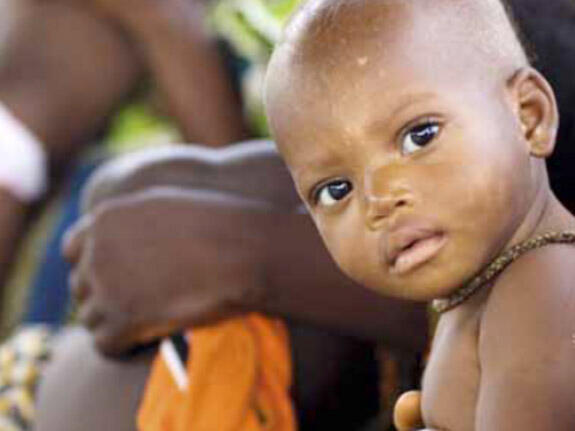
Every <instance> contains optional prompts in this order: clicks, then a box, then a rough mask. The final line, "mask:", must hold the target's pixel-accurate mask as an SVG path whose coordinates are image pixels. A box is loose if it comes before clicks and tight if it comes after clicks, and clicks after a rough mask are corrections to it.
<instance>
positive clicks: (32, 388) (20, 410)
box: [0, 325, 53, 431]
mask: <svg viewBox="0 0 575 431" xmlns="http://www.w3.org/2000/svg"><path fill="white" fill-rule="evenodd" d="M52 338H53V330H52V329H51V328H50V327H49V326H45V325H34V326H29V327H24V328H22V329H20V330H19V331H18V332H16V333H15V335H13V336H12V338H10V339H9V340H8V341H6V342H5V343H4V344H2V346H1V347H0V430H2V431H24V430H28V429H31V427H32V424H33V420H34V417H35V413H36V412H35V407H34V399H35V394H36V389H37V386H38V382H39V379H40V376H41V374H42V370H43V368H44V367H45V366H46V364H47V363H48V361H49V359H50V355H51V349H50V345H51V341H52Z"/></svg>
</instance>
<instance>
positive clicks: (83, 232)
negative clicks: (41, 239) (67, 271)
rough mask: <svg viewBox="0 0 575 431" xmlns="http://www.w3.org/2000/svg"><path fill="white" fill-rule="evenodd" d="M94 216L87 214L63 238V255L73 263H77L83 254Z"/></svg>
mask: <svg viewBox="0 0 575 431" xmlns="http://www.w3.org/2000/svg"><path fill="white" fill-rule="evenodd" d="M91 225H92V217H91V216H90V215H85V216H84V217H82V218H81V219H80V220H79V221H77V222H76V224H74V226H72V227H71V228H70V229H68V231H67V232H66V234H65V235H64V239H63V240H62V255H63V256H64V258H65V259H66V260H67V261H68V262H69V263H70V264H72V265H75V264H76V263H77V262H78V261H79V260H80V257H81V255H82V249H83V247H84V244H85V242H86V238H87V237H88V232H89V229H90V226H91Z"/></svg>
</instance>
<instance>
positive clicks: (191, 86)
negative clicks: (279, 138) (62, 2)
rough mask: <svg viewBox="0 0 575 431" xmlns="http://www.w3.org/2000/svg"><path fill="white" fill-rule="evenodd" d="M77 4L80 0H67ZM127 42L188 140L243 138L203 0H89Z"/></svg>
mask: <svg viewBox="0 0 575 431" xmlns="http://www.w3.org/2000/svg"><path fill="white" fill-rule="evenodd" d="M69 1H76V2H77V1H79V0H69ZM91 3H93V4H94V5H96V6H98V7H99V8H100V10H101V11H103V12H104V13H105V14H107V16H109V17H111V18H112V19H113V20H115V21H116V23H117V24H118V25H119V26H120V27H121V28H122V30H124V31H125V33H126V34H127V35H128V36H129V37H130V38H131V40H132V42H133V44H134V46H135V47H137V48H138V51H139V53H140V55H141V58H142V60H143V61H144V62H145V64H146V67H147V68H148V70H149V72H150V74H151V77H152V78H153V82H154V85H155V86H156V88H157V89H158V91H159V92H160V95H161V96H162V97H161V99H160V102H161V103H162V104H163V107H164V108H165V109H166V112H167V114H168V115H170V116H171V117H172V118H174V119H175V120H176V121H177V124H178V126H179V127H180V130H181V131H182V133H183V135H184V138H185V141H186V142H201V143H202V144H205V145H209V146H221V145H224V144H229V143H232V142H237V141H239V140H241V139H244V138H246V137H247V128H246V125H245V122H244V118H243V115H242V108H241V104H240V99H239V97H238V95H237V94H236V93H235V92H234V89H233V86H232V76H231V73H230V72H229V70H227V69H226V67H225V64H224V61H223V58H222V55H221V51H220V49H219V48H218V45H217V42H216V39H215V37H214V36H213V34H212V33H211V32H210V31H209V28H208V19H207V16H206V15H207V13H206V4H205V2H204V1H202V0H163V1H154V0H123V1H117V0H91Z"/></svg>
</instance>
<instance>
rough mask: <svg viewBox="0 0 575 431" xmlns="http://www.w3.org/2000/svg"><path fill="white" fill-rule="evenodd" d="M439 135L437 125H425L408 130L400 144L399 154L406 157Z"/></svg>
mask: <svg viewBox="0 0 575 431" xmlns="http://www.w3.org/2000/svg"><path fill="white" fill-rule="evenodd" d="M438 133H439V124H438V123H425V124H420V125H419V126H415V127H412V128H411V129H409V130H408V132H407V133H406V134H405V136H404V138H403V142H402V143H401V153H402V154H403V155H408V154H412V153H415V152H416V151H419V150H421V149H422V148H423V147H425V146H426V145H427V144H429V143H430V142H431V141H432V140H433V138H435V137H436V136H437V134H438Z"/></svg>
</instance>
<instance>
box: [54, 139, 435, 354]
mask: <svg viewBox="0 0 575 431" xmlns="http://www.w3.org/2000/svg"><path fill="white" fill-rule="evenodd" d="M270 148H271V147H270V146H269V145H268V146H263V147H260V150H257V151H256V152H251V153H250V154H248V155H247V156H246V151H243V150H242V151H239V152H238V151H237V150H236V149H226V150H219V152H214V151H215V150H212V152H208V151H207V150H203V151H199V152H198V150H197V149H190V150H186V151H187V152H188V155H187V156H186V155H184V154H183V153H181V154H180V155H178V156H176V157H174V159H172V160H171V161H169V160H166V159H164V160H163V161H160V162H159V163H160V164H162V163H163V164H164V166H168V165H169V164H170V163H171V166H172V167H174V166H176V165H178V164H179V166H180V167H181V168H182V169H181V173H182V177H179V176H178V175H174V176H172V177H171V178H170V180H169V181H168V180H166V178H167V177H166V176H164V177H163V178H164V179H163V180H160V181H159V182H160V183H161V184H162V185H163V188H161V189H149V190H147V191H143V192H141V193H139V194H136V195H130V196H126V197H123V198H119V199H116V200H112V201H109V202H103V203H101V204H99V205H98V206H97V207H96V208H95V210H94V211H92V212H91V213H90V214H89V216H88V217H86V218H84V219H83V220H82V221H81V222H80V223H79V224H78V225H77V227H76V228H75V229H74V230H73V231H72V232H71V233H70V235H69V236H68V239H67V241H66V244H65V254H66V256H67V258H68V259H69V260H70V261H71V262H72V263H73V264H74V271H73V273H72V276H71V280H72V288H73V290H74V292H75V295H76V296H77V297H79V298H80V300H81V306H80V317H81V318H82V320H83V321H84V323H86V324H87V325H88V326H89V327H90V328H91V330H92V332H93V333H94V336H95V339H96V343H97V345H98V347H99V349H100V350H102V351H103V352H105V353H108V354H115V353H119V352H122V351H124V350H125V349H126V348H129V347H131V346H133V345H134V344H138V343H144V342H147V341H150V340H151V339H154V338H157V337H161V336H166V335H169V334H170V333H171V332H173V331H175V330H177V329H179V328H182V327H188V326H193V325H198V324H205V323H209V322H211V321H213V320H214V319H217V318H220V317H222V316H226V315H230V314H236V313H239V312H243V311H246V310H249V311H264V312H271V313H273V314H279V315H284V316H290V317H292V318H295V319H300V320H303V321H307V322H309V323H314V324H318V325H323V326H326V327H331V328H333V329H337V330H339V331H343V332H346V333H348V334H352V335H358V336H362V337H367V338H370V339H375V340H382V341H383V342H386V343H388V344H390V345H391V346H394V347H398V348H404V349H408V350H420V349H421V348H422V347H423V345H424V343H425V341H424V340H425V334H424V331H422V330H421V328H424V327H425V313H424V312H423V308H421V307H420V306H418V305H415V304H413V305H411V304H402V305H400V304H399V303H397V302H394V301H390V300H386V299H383V298H379V297H378V296H377V295H375V294H373V293H370V292H367V291H365V290H364V289H362V288H361V287H359V286H357V285H355V284H354V283H352V282H351V281H349V280H347V279H346V277H344V276H343V275H342V274H341V273H340V272H339V271H338V270H337V268H336V267H335V266H334V264H333V262H332V261H331V259H330V257H329V256H328V255H327V253H326V252H325V249H324V247H323V245H322V243H321V241H320V239H319V238H318V236H317V234H316V233H315V232H314V228H313V225H312V223H311V222H310V221H309V219H308V217H307V216H305V215H302V214H299V213H297V209H298V208H299V206H300V203H299V199H298V198H297V196H296V195H295V193H294V192H293V191H292V185H291V180H290V178H289V176H288V175H287V173H285V171H283V170H282V168H281V162H280V161H279V158H278V157H277V156H276V155H275V153H270ZM202 154H203V156H202ZM206 154H209V157H206ZM270 156H273V157H270ZM158 159H159V160H161V157H160V158H158ZM186 165H187V166H188V168H189V169H185V166H186ZM199 165H203V169H198V166H199ZM126 166H127V165H126V164H122V163H118V164H116V167H117V169H108V172H107V173H106V175H105V176H100V179H99V180H98V181H100V183H101V185H102V187H103V189H104V190H116V191H118V192H119V193H126V192H129V191H130V190H132V191H133V190H134V189H133V188H132V187H133V186H129V187H126V188H125V189H123V191H122V188H121V187H115V186H113V185H112V186H111V185H110V183H109V182H108V183H106V181H107V180H106V178H107V179H108V180H109V179H110V178H112V179H113V180H112V181H114V179H123V181H124V183H125V182H126V179H127V178H128V177H126V172H127V171H128V172H130V177H131V178H132V179H135V180H134V181H133V183H132V184H133V185H135V184H138V185H139V187H144V185H145V183H146V181H145V178H146V173H145V172H148V174H147V175H148V177H147V178H148V181H149V182H148V184H147V185H148V186H151V185H154V184H157V182H158V181H157V179H158V178H162V174H161V173H160V174H159V172H160V171H159V170H158V169H155V168H154V167H153V163H152V164H149V163H148V164H147V163H142V166H141V168H142V169H141V171H140V173H138V169H136V170H134V169H133V166H132V167H126ZM216 166H217V168H216ZM190 168H194V169H196V171H197V172H201V174H198V176H197V177H196V180H195V181H199V184H202V185H204V186H205V187H206V188H207V189H208V190H218V191H217V192H213V191H212V192H209V193H206V192H205V191H204V192H201V191H198V186H197V185H196V186H195V187H191V186H185V184H191V182H192V181H194V180H190V178H193V175H192V177H190V172H194V169H190ZM270 169H271V170H273V171H274V172H275V175H269V171H270ZM114 171H115V172H114ZM170 171H171V172H172V173H174V172H178V171H177V170H176V171H174V170H173V169H171V170H170ZM282 172H284V173H282ZM236 175H237V177H236ZM184 177H187V178H188V179H187V180H185V179H184ZM230 178H242V181H229V179H230ZM263 178H265V181H263V180H262V179H263ZM170 181H172V183H171V184H170ZM128 182H129V180H128ZM196 184H197V183H196ZM256 184H257V187H256V186H255V185H256ZM182 185H184V186H182ZM92 193H93V194H96V195H97V194H98V190H97V188H93V187H92ZM107 193H108V192H107ZM234 196H240V197H241V199H239V198H238V197H234ZM90 201H91V200H90V199H88V202H90ZM94 203H95V202H92V205H94ZM270 204H272V206H271V207H270ZM250 208H251V209H250ZM274 208H275V209H274ZM152 226H153V228H151V227H152ZM147 244H154V247H149V246H147ZM302 244H303V245H304V247H303V250H305V255H302V246H301V245H302ZM111 262H113V263H115V264H114V265H112V264H111ZM151 267H153V268H154V271H153V272H152V273H150V271H149V270H148V269H149V268H151ZM285 268H290V270H289V271H286V269H285ZM174 274H177V277H175V276H174ZM158 286H163V288H162V289H161V290H158ZM328 297H329V298H330V301H329V307H326V306H325V304H326V298H328ZM406 333H407V334H408V336H405V334H406Z"/></svg>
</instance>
